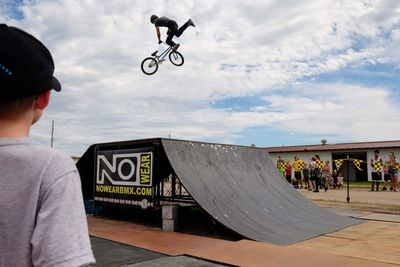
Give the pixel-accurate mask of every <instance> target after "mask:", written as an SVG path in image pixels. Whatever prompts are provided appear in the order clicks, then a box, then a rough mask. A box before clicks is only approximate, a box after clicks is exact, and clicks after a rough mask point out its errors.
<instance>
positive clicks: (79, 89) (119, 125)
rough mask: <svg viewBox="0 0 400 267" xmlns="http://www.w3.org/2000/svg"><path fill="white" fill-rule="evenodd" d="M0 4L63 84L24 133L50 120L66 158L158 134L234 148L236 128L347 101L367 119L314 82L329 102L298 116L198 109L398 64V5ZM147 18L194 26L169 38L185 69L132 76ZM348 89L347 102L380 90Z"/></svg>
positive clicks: (144, 48) (150, 30)
mask: <svg viewBox="0 0 400 267" xmlns="http://www.w3.org/2000/svg"><path fill="white" fill-rule="evenodd" d="M0 1H1V0H0ZM2 1H5V0H2ZM12 2H13V1H5V3H12ZM2 6H3V8H0V19H2V20H4V21H6V22H7V23H9V24H14V25H17V26H20V27H22V28H24V29H25V30H27V31H29V32H31V33H33V34H34V35H36V36H37V37H39V38H40V39H41V40H43V42H44V43H45V44H46V45H47V46H48V47H49V49H50V50H51V51H52V54H53V55H54V58H55V62H56V75H57V77H59V79H60V80H61V81H62V83H63V88H64V91H63V92H62V93H61V94H60V95H56V94H54V103H53V104H52V105H51V106H50V108H49V110H48V112H47V114H46V115H45V117H44V118H43V120H42V121H41V122H40V123H39V124H38V125H37V126H35V127H34V129H33V131H32V134H33V137H34V138H36V139H37V140H40V141H43V142H44V141H45V140H47V139H48V133H49V128H50V121H51V120H52V119H54V120H56V126H57V128H56V137H57V139H56V144H57V145H58V146H59V147H60V148H63V149H66V150H67V151H69V152H71V153H81V152H82V151H83V150H84V149H85V146H87V145H89V144H91V143H94V142H103V141H109V140H122V139H134V138H144V137H150V136H164V137H165V136H168V135H169V134H171V135H172V136H173V137H179V138H185V139H186V138H187V139H202V140H215V141H221V142H225V141H226V142H235V140H236V139H237V138H239V137H240V136H241V134H242V131H243V130H244V129H246V128H248V127H257V126H268V125H286V124H285V120H287V122H288V123H289V122H291V121H296V120H297V121H298V123H299V124H301V123H300V122H301V121H308V120H310V118H309V117H307V116H308V115H309V114H314V113H313V112H317V111H318V110H321V109H324V110H328V111H329V112H331V113H332V115H336V113H337V109H339V110H340V111H341V112H339V114H342V113H343V112H342V111H344V110H346V109H347V108H349V107H348V106H347V105H350V104H351V105H354V106H357V107H358V108H359V109H360V110H362V111H363V114H364V115H363V116H364V117H371V116H372V118H373V120H375V117H374V114H373V113H372V110H371V109H370V108H364V109H363V108H362V105H361V104H359V103H356V104H355V103H351V101H350V100H349V99H348V98H346V97H344V96H343V95H342V94H341V90H342V89H336V88H334V86H328V85H321V86H322V87H323V88H325V90H332V93H331V94H330V95H331V96H337V97H338V99H337V100H334V99H330V98H328V99H325V98H324V99H323V101H322V102H320V103H318V104H316V103H314V104H313V103H310V105H307V107H306V112H305V113H296V112H291V111H290V110H287V111H285V112H271V111H268V110H267V111H266V110H265V107H259V108H253V109H251V110H249V111H245V112H244V111H241V112H237V111H234V110H229V109H226V110H223V109H215V108H213V107H212V105H211V104H210V103H211V102H213V101H215V100H223V99H226V98H231V97H236V96H247V95H256V94H257V95H260V94H261V95H267V96H268V99H269V101H271V103H272V105H277V106H279V105H280V102H279V101H287V100H288V99H285V100H283V99H280V98H279V96H277V95H275V92H277V90H280V88H287V87H294V88H296V87H298V86H300V87H301V82H302V80H303V79H304V78H307V77H315V76H318V75H319V74H323V73H327V72H332V71H337V70H341V69H343V68H346V67H349V66H350V67H354V68H358V67H360V66H364V65H369V64H376V63H386V64H393V65H397V66H398V64H399V63H398V62H399V59H400V53H399V50H398V49H399V48H398V45H397V44H398V35H399V34H398V29H397V26H398V25H399V23H400V20H399V18H400V16H399V15H400V14H399V13H400V11H399V8H400V2H398V1H396V0H380V1H364V0H363V1H361V0H360V1H336V0H329V1H317V0H315V1H311V0H309V1H274V0H269V1H262V2H260V1H255V0H253V1H228V0H221V1H215V0H214V1H212V0H209V1H177V0H169V1H155V0H152V1H131V0H118V1H105V0H102V1H94V0H85V1H83V0H58V1H50V0H41V1H26V2H25V4H24V5H23V6H22V7H21V11H22V12H23V14H24V16H25V17H24V19H23V20H15V19H12V18H10V17H12V16H11V15H10V14H11V13H10V8H9V7H7V8H6V6H7V5H2ZM153 13H155V14H159V15H166V16H169V17H171V18H174V19H175V20H177V22H178V23H179V24H183V23H184V22H185V21H186V20H187V19H188V18H189V17H193V18H194V19H195V22H196V25H197V27H196V28H189V29H188V30H187V31H186V32H185V33H184V35H183V36H182V38H181V42H182V46H181V48H180V50H181V52H182V53H183V54H184V56H185V64H184V65H183V66H182V67H174V66H172V65H171V64H169V63H167V64H163V65H161V66H160V69H159V71H158V72H157V73H156V74H155V75H154V76H151V77H148V76H145V75H143V74H142V73H141V71H140V63H141V61H142V59H143V58H144V57H146V56H148V55H149V54H150V53H151V52H153V51H154V49H156V48H157V39H156V34H155V30H154V27H153V26H152V25H151V24H150V23H149V17H150V15H151V14H153ZM396 25H397V26H396ZM387 36H389V37H387ZM312 86H314V87H315V88H317V87H318V85H312ZM341 86H342V85H341ZM347 86H349V85H346V84H343V88H353V87H351V86H350V87H347ZM355 88H357V89H355V90H358V95H366V94H371V92H372V91H373V92H375V91H374V90H378V91H379V92H386V93H388V92H389V91H387V90H385V89H384V88H380V89H370V88H363V87H355ZM299 90H300V89H299ZM371 90H372V91H371ZM301 92H302V96H301V97H299V96H296V98H295V99H289V100H290V101H293V102H290V103H291V104H292V105H293V106H298V105H300V104H301V103H300V102H303V103H304V102H305V103H309V102H310V101H311V102H312V94H314V93H315V92H313V93H312V94H311V92H308V91H307V90H303V89H301ZM387 98H390V97H389V96H387V95H386V96H385V97H383V96H382V95H379V97H377V98H376V101H375V102H374V103H375V105H379V106H382V107H383V106H384V103H383V102H379V101H386V99H387ZM299 100H300V102H297V101H299ZM358 101H360V98H357V101H354V102H358ZM363 101H364V100H363ZM368 103H370V102H368ZM385 110H386V109H385ZM331 113H330V114H331ZM342 116H343V118H342V117H341V118H337V120H336V122H337V123H340V122H341V121H343V119H344V118H346V114H345V113H343V114H342ZM333 122H335V120H333ZM374 124H375V123H372V124H371V123H368V122H364V123H361V122H358V123H354V124H353V126H354V127H358V129H359V130H357V129H356V130H352V131H350V130H348V131H347V130H346V131H343V130H342V129H341V130H339V129H338V128H337V127H334V125H329V126H326V125H324V124H321V125H322V126H321V127H316V128H315V129H314V131H322V132H326V131H329V130H332V131H333V130H334V131H337V132H342V133H343V134H351V135H352V136H353V138H354V139H360V140H361V139H374V138H373V134H372V133H373V132H374V130H373V129H372V128H373V127H374ZM290 125H292V124H291V123H290ZM294 125H297V124H294ZM338 125H340V124H338ZM296 127H297V126H296ZM299 127H300V126H299ZM354 127H353V128H354ZM300 129H302V128H300ZM302 131H305V132H307V129H303V130H302ZM296 132H298V129H296ZM386 136H387V137H388V138H389V137H392V135H386Z"/></svg>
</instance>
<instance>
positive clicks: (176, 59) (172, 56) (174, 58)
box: [169, 52, 185, 66]
mask: <svg viewBox="0 0 400 267" xmlns="http://www.w3.org/2000/svg"><path fill="white" fill-rule="evenodd" d="M169 61H171V63H172V64H174V65H175V66H182V65H183V63H184V62H185V60H184V59H183V56H182V54H181V53H179V52H171V53H169Z"/></svg>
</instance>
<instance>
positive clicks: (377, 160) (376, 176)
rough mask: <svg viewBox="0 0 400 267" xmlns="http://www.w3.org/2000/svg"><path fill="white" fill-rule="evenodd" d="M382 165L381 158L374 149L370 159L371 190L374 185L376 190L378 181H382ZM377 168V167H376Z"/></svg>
mask: <svg viewBox="0 0 400 267" xmlns="http://www.w3.org/2000/svg"><path fill="white" fill-rule="evenodd" d="M382 166H383V160H382V159H381V157H380V156H379V150H377V149H376V150H375V151H374V157H373V158H372V159H371V167H372V173H371V176H372V177H371V178H372V181H371V191H374V190H375V189H374V186H375V185H376V191H379V182H380V181H382V169H381V168H382ZM377 168H378V169H377Z"/></svg>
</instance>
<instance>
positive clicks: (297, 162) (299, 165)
mask: <svg viewBox="0 0 400 267" xmlns="http://www.w3.org/2000/svg"><path fill="white" fill-rule="evenodd" d="M293 168H294V178H295V179H296V186H295V187H296V188H303V184H302V183H301V171H302V170H303V168H304V162H303V161H302V160H301V159H299V158H298V157H297V156H295V157H294V162H293Z"/></svg>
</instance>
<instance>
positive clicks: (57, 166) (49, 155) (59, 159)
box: [0, 139, 76, 178]
mask: <svg viewBox="0 0 400 267" xmlns="http://www.w3.org/2000/svg"><path fill="white" fill-rule="evenodd" d="M2 157H4V158H3V159H8V160H9V161H10V163H11V166H9V167H11V168H18V167H19V166H29V167H30V168H31V169H32V172H35V171H40V172H42V173H46V174H48V175H46V176H51V177H54V178H57V177H60V176H62V175H63V174H66V173H68V172H72V171H76V167H75V164H74V162H73V160H72V158H71V157H69V156H68V155H66V154H65V153H64V152H62V151H59V150H57V149H53V148H50V147H45V146H43V145H40V144H38V143H36V142H33V141H30V140H1V139H0V158H2Z"/></svg>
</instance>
